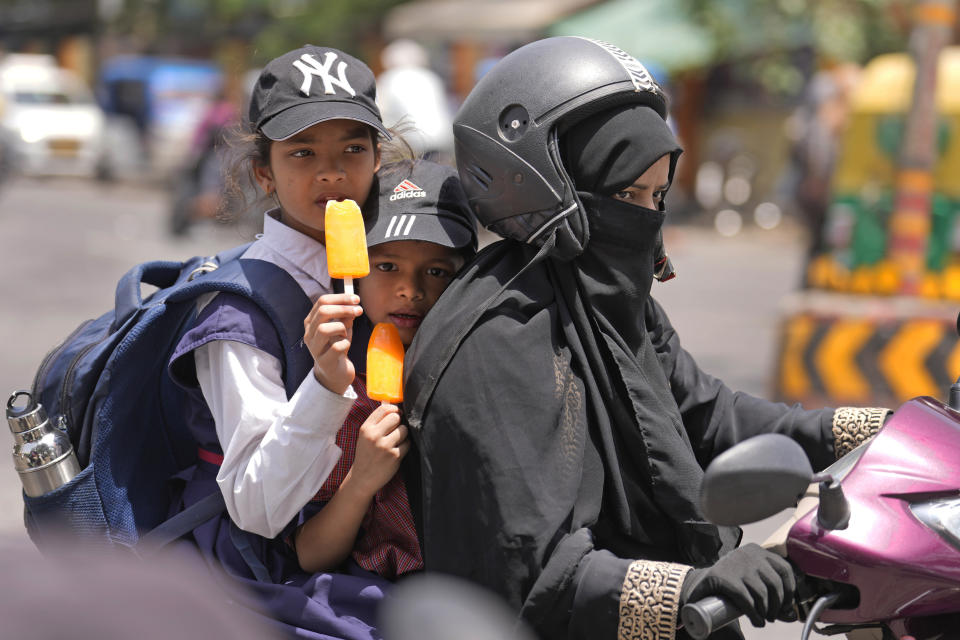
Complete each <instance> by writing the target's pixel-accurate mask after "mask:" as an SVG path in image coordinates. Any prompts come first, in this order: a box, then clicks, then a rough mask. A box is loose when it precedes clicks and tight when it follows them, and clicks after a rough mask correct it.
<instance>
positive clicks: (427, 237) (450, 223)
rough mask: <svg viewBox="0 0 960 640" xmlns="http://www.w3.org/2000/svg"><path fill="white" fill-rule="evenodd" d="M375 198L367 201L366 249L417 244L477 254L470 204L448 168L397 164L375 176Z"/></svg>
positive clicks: (421, 163) (419, 162) (431, 164)
mask: <svg viewBox="0 0 960 640" xmlns="http://www.w3.org/2000/svg"><path fill="white" fill-rule="evenodd" d="M377 181H378V183H379V197H378V198H377V201H376V204H375V205H374V204H373V203H371V202H369V201H368V206H367V207H366V210H365V211H364V214H365V216H366V217H367V220H368V222H367V228H368V229H369V231H368V232H367V246H370V247H373V246H376V245H378V244H383V243H385V242H393V241H396V240H421V241H424V242H433V243H435V244H439V245H442V246H444V247H450V248H452V249H457V250H469V251H470V252H475V251H476V250H477V230H476V221H475V219H474V216H473V212H472V210H471V209H470V203H469V202H467V196H466V194H465V193H464V192H463V187H462V186H460V178H459V177H458V176H457V172H456V170H455V169H454V168H453V167H448V166H446V165H441V164H438V163H436V162H430V161H427V160H415V161H401V162H398V163H395V164H393V165H388V166H385V167H383V168H382V169H381V170H380V171H379V172H378V173H377Z"/></svg>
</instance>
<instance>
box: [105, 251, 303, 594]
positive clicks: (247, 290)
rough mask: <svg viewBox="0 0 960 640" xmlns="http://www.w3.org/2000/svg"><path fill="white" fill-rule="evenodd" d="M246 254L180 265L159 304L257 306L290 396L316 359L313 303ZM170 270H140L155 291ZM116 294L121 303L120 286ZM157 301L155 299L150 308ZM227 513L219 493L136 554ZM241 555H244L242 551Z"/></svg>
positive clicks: (277, 271) (273, 268)
mask: <svg viewBox="0 0 960 640" xmlns="http://www.w3.org/2000/svg"><path fill="white" fill-rule="evenodd" d="M244 250H246V246H243V247H237V248H235V249H232V250H230V251H227V252H224V253H221V254H219V255H218V256H216V257H215V258H213V259H208V261H205V262H202V263H201V264H199V265H198V266H197V267H196V268H195V269H193V271H191V272H187V273H186V274H184V272H186V271H187V269H186V267H185V266H184V265H183V264H178V263H175V264H177V266H178V268H177V273H178V275H177V276H176V278H179V277H181V276H183V275H185V276H186V277H185V278H184V281H183V283H182V284H180V285H179V286H172V284H171V285H168V286H170V288H169V289H166V290H161V291H160V292H158V294H159V299H158V300H157V301H159V300H163V301H164V302H166V303H177V302H183V301H188V300H195V299H196V298H197V296H200V295H203V294H205V293H211V292H214V291H223V292H229V293H234V294H236V295H240V296H244V297H246V298H249V299H250V300H252V301H253V302H255V303H256V304H257V305H258V306H259V307H260V308H261V309H263V311H264V312H265V313H266V314H267V316H268V317H269V318H270V321H271V322H272V323H273V325H274V327H275V328H276V330H277V334H278V336H279V338H280V344H281V346H282V347H283V356H284V362H283V367H284V369H283V370H284V384H285V386H286V390H287V395H288V396H289V395H291V394H292V393H293V391H295V390H296V388H297V387H298V386H299V385H300V383H301V380H296V379H295V378H296V376H295V375H290V372H296V371H301V370H303V368H304V367H307V368H308V369H309V367H310V363H312V356H311V355H310V352H309V350H307V348H306V347H305V346H304V345H303V320H304V318H306V317H307V314H308V313H309V312H310V309H311V308H312V306H313V303H312V302H311V301H310V298H309V297H307V295H306V293H304V291H303V289H302V288H301V287H300V285H299V284H298V283H297V281H296V280H294V279H293V276H291V275H290V274H289V273H287V272H286V271H285V270H284V269H282V268H281V267H279V266H277V265H275V264H273V263H270V262H266V261H264V260H256V259H246V258H245V259H237V258H239V256H240V255H242V253H243V251H244ZM155 264H156V263H155ZM167 264H168V263H159V264H156V266H151V265H150V264H147V265H143V266H144V268H143V269H141V270H139V272H140V273H139V277H140V278H141V281H142V282H148V283H149V284H153V285H154V286H161V285H160V284H158V283H157V280H161V279H162V280H161V281H162V282H163V281H169V279H170V278H171V277H174V276H173V275H172V271H171V270H170V269H169V267H168V266H167ZM188 264H189V263H188ZM218 265H219V266H218ZM128 275H129V274H128ZM136 277H137V276H134V277H131V280H132V281H133V282H134V283H135V284H131V285H127V286H125V291H124V293H125V295H128V296H129V297H128V298H127V299H128V300H129V301H135V302H134V304H135V305H136V307H135V308H134V311H135V310H136V308H140V307H142V306H143V305H144V301H143V300H142V299H141V298H140V286H139V282H136V280H135V278H136ZM148 279H149V280H148ZM175 282H176V279H175V280H174V283H175ZM121 284H123V283H121ZM117 289H118V301H119V290H120V286H118V287H117ZM154 301H155V300H154V299H153V298H151V299H150V300H149V301H148V302H147V304H151V303H153V302H154ZM131 313H132V312H131ZM118 318H119V311H118ZM225 509H226V505H225V503H224V500H223V494H222V493H221V492H220V491H219V490H216V491H214V492H213V493H211V494H210V495H208V496H206V497H205V498H203V499H201V500H200V501H198V502H196V503H194V504H192V505H190V506H189V507H187V508H185V509H184V510H183V511H181V512H180V513H178V514H176V515H175V516H173V517H171V518H169V519H168V520H166V521H164V522H162V523H161V524H159V525H158V526H156V527H154V528H153V529H152V530H150V531H149V532H147V533H146V534H144V535H143V536H141V538H140V541H139V542H138V544H137V552H138V553H139V554H140V555H141V556H145V555H151V554H152V553H155V552H156V551H158V550H160V549H161V548H163V547H164V546H166V545H168V544H170V543H171V542H173V541H174V540H177V539H178V538H180V537H182V536H184V535H186V534H187V533H189V532H190V531H193V530H194V529H195V528H197V527H198V526H199V525H201V524H203V523H204V522H206V521H208V520H210V519H211V518H214V517H216V516H218V515H220V514H221V513H223V511H224V510H225ZM231 524H232V523H231ZM231 537H236V536H235V535H232V536H231ZM240 551H241V552H243V551H244V550H243V549H240ZM243 555H244V559H245V560H247V562H248V564H249V563H250V559H249V558H248V557H247V556H248V555H250V554H249V553H244V554H243ZM253 557H255V556H253ZM251 570H253V571H254V574H255V575H256V576H257V578H258V579H260V578H262V576H261V575H260V572H258V571H257V567H254V566H251Z"/></svg>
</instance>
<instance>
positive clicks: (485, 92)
mask: <svg viewBox="0 0 960 640" xmlns="http://www.w3.org/2000/svg"><path fill="white" fill-rule="evenodd" d="M626 103H635V104H644V105H647V106H649V107H651V108H653V109H654V110H655V111H656V112H657V113H658V114H660V116H661V117H663V118H666V113H667V104H666V97H665V96H664V93H663V90H662V89H661V88H660V86H659V85H658V84H657V83H656V81H655V80H654V79H653V77H652V76H651V75H650V73H649V72H648V71H647V70H646V68H644V66H643V65H642V64H640V63H639V62H638V61H637V60H635V59H634V58H633V57H632V56H630V55H629V54H627V53H626V52H625V51H622V50H620V49H618V48H617V47H614V46H613V45H610V44H607V43H605V42H600V41H597V40H590V39H587V38H579V37H567V36H564V37H556V38H546V39H544V40H538V41H536V42H532V43H530V44H528V45H525V46H523V47H521V48H519V49H517V50H516V51H513V52H512V53H510V54H509V55H507V56H506V57H505V58H503V59H502V60H500V61H499V62H498V63H497V64H496V65H495V66H494V67H493V68H492V69H491V70H490V71H489V72H488V73H487V74H486V75H484V76H483V78H481V79H480V81H479V82H478V83H477V85H476V86H475V87H474V88H473V90H472V91H471V92H470V95H469V96H467V99H466V101H465V102H464V103H463V106H462V107H461V108H460V111H459V112H458V113H457V116H456V119H455V120H454V123H453V134H454V140H455V153H456V159H457V168H458V170H459V172H460V180H461V181H462V183H463V188H464V190H465V191H466V193H467V197H468V198H469V200H470V204H471V205H472V206H473V209H474V211H475V212H476V214H477V217H478V219H479V220H480V222H481V224H483V225H484V226H485V227H487V228H488V229H490V230H491V231H493V232H495V233H497V234H499V235H501V236H504V237H506V238H511V239H513V240H519V241H521V242H528V243H531V244H535V245H541V244H543V243H544V242H545V241H546V240H547V238H549V237H550V236H551V235H552V232H553V231H554V230H556V232H557V234H558V237H557V239H556V244H555V245H554V248H552V249H551V254H553V255H555V256H557V257H565V258H571V257H574V256H576V255H578V254H579V253H580V252H581V251H582V250H583V247H584V246H585V245H586V242H587V239H588V237H587V236H588V226H587V219H586V215H587V214H586V211H585V210H584V209H583V206H582V205H581V203H580V201H579V199H578V198H577V195H576V192H575V189H574V187H573V183H572V181H571V180H570V178H569V176H568V175H567V172H566V171H565V170H564V168H563V164H562V162H561V160H560V154H559V150H558V139H559V137H560V135H562V134H563V132H564V131H566V129H567V128H568V127H570V126H571V125H573V124H575V123H576V122H578V121H579V120H581V119H583V118H585V117H587V116H589V115H592V114H594V113H598V112H600V111H603V110H606V109H609V108H610V107H615V106H618V105H621V104H626Z"/></svg>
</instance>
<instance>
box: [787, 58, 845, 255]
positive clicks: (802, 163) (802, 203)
mask: <svg viewBox="0 0 960 640" xmlns="http://www.w3.org/2000/svg"><path fill="white" fill-rule="evenodd" d="M859 78H860V68H859V67H858V66H857V65H854V64H843V65H839V66H837V67H835V68H833V69H827V70H821V71H818V72H817V73H815V74H814V75H813V77H812V78H811V79H810V83H809V84H808V85H807V88H806V91H805V92H804V95H803V99H802V102H801V104H800V105H799V106H798V107H797V109H796V110H795V111H794V112H793V114H791V116H790V118H789V119H788V121H787V127H786V128H787V137H788V138H789V139H790V141H791V148H790V167H789V169H788V171H787V174H786V177H785V181H786V187H785V189H786V191H788V194H787V195H788V196H790V197H792V199H793V201H794V203H795V204H796V206H797V208H798V209H799V212H800V214H801V216H802V219H803V223H804V225H805V226H806V228H807V231H808V233H809V236H810V238H809V247H808V256H809V257H811V258H812V257H813V256H816V255H817V254H819V253H820V252H821V251H822V250H823V248H824V245H823V225H824V222H825V220H826V217H827V210H828V209H829V208H830V194H831V187H832V183H833V172H834V168H835V167H836V163H837V156H838V154H839V151H840V138H841V135H842V133H843V128H844V126H845V125H846V123H847V116H848V114H849V111H850V95H851V93H852V91H853V89H854V87H855V86H856V84H857V81H858V80H859Z"/></svg>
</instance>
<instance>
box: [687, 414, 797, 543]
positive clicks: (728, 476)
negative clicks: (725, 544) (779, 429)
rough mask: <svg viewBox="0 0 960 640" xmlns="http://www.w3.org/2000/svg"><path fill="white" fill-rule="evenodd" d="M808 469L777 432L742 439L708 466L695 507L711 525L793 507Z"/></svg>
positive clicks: (737, 522)
mask: <svg viewBox="0 0 960 640" xmlns="http://www.w3.org/2000/svg"><path fill="white" fill-rule="evenodd" d="M812 477H813V469H812V468H811V467H810V462H809V460H807V455H806V454H805V453H804V451H803V449H802V448H801V447H800V445H799V444H797V443H796V442H794V441H793V440H791V439H790V438H788V437H787V436H784V435H781V434H778V433H766V434H763V435H759V436H755V437H753V438H750V439H749V440H745V441H743V442H741V443H740V444H738V445H736V446H735V447H732V448H731V449H729V450H727V451H724V452H723V453H722V454H720V455H719V456H717V457H716V458H715V459H714V460H713V462H711V463H710V465H709V466H708V467H707V470H706V472H705V473H704V475H703V480H702V483H701V485H700V506H701V507H702V508H703V513H704V515H705V516H706V517H707V519H708V520H709V521H710V522H713V523H715V524H719V525H740V524H749V523H751V522H756V521H757V520H763V519H764V518H768V517H770V516H772V515H774V514H776V513H779V512H780V511H782V510H783V509H787V508H789V507H794V506H796V504H797V501H798V500H799V499H800V497H801V496H802V495H803V493H804V491H805V490H806V488H807V487H808V486H809V485H810V482H811V479H812Z"/></svg>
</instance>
